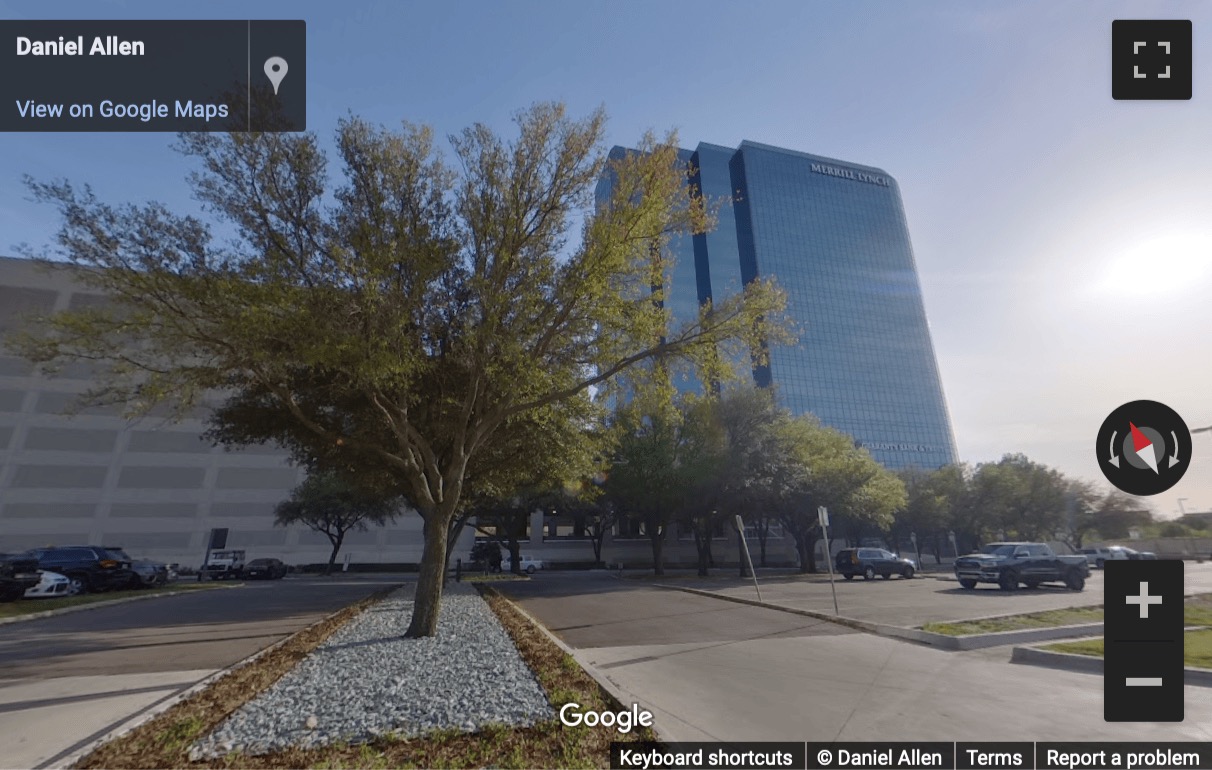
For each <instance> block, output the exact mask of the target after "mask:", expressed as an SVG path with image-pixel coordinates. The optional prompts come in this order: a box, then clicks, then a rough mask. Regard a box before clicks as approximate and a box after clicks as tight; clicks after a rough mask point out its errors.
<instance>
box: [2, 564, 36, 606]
mask: <svg viewBox="0 0 1212 770" xmlns="http://www.w3.org/2000/svg"><path fill="white" fill-rule="evenodd" d="M41 579H42V577H41V576H40V575H39V574H38V562H37V560H35V559H31V558H30V557H28V556H26V555H24V554H15V553H0V602H15V601H17V600H18V599H20V598H21V597H23V596H25V590H26V589H27V588H33V587H34V586H36V585H38V582H39V581H40V580H41Z"/></svg>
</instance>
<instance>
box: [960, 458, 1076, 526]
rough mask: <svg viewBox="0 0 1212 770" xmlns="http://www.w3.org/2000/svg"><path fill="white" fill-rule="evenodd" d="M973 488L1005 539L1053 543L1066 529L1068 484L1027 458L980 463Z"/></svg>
mask: <svg viewBox="0 0 1212 770" xmlns="http://www.w3.org/2000/svg"><path fill="white" fill-rule="evenodd" d="M973 486H974V488H975V490H976V495H977V497H978V499H979V500H980V504H981V505H982V507H983V508H985V510H987V511H988V512H989V515H990V523H991V524H992V526H994V527H996V528H997V530H998V531H1000V532H1002V534H1003V535H1004V536H1005V537H1013V538H1017V539H1021V540H1050V539H1052V538H1053V537H1054V536H1055V534H1056V533H1057V532H1062V531H1063V530H1064V528H1065V510H1066V498H1067V495H1068V492H1069V481H1068V480H1067V479H1066V478H1065V477H1064V476H1063V475H1061V473H1060V472H1059V471H1057V470H1055V469H1053V468H1049V467H1047V466H1045V465H1042V464H1040V463H1036V462H1033V461H1032V460H1030V459H1028V458H1027V457H1026V456H1025V455H1021V454H1008V455H1006V456H1004V457H1003V458H1002V459H1001V460H999V461H997V462H996V463H983V464H981V465H980V466H978V467H977V469H976V473H975V476H974V478H973Z"/></svg>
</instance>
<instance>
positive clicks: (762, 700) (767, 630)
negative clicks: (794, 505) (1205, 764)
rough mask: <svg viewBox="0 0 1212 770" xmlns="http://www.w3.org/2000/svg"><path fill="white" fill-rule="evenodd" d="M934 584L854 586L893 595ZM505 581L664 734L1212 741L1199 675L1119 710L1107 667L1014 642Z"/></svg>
mask: <svg viewBox="0 0 1212 770" xmlns="http://www.w3.org/2000/svg"><path fill="white" fill-rule="evenodd" d="M933 582H934V581H931V583H933ZM925 583H926V581H913V580H908V581H902V582H899V583H898V581H891V582H889V583H885V582H884V581H877V582H875V583H867V584H866V585H865V586H860V585H852V586H851V587H852V588H853V589H855V591H859V590H862V591H864V592H865V593H869V594H870V595H871V596H872V597H877V596H878V597H885V600H888V599H891V598H893V597H895V596H896V595H898V593H899V592H896V591H893V590H890V589H897V588H900V587H906V588H911V589H912V588H913V587H914V586H915V585H916V586H918V587H919V588H920V587H921V586H922V585H923V584H925ZM824 588H825V592H826V594H827V593H828V586H824ZM499 590H501V591H502V593H505V594H506V595H508V596H510V597H511V598H513V599H514V600H515V601H518V602H519V603H520V604H521V605H522V607H523V608H524V609H526V610H527V611H528V612H529V613H531V614H532V615H533V616H535V617H536V618H538V619H539V620H540V621H541V622H542V623H543V624H544V625H546V626H547V628H549V629H550V630H551V631H552V632H554V633H555V634H557V635H558V636H560V637H561V638H562V639H563V640H564V641H565V642H566V643H567V644H568V645H570V646H571V647H573V648H574V650H575V652H574V657H576V659H577V660H578V661H580V662H581V663H582V664H583V665H587V666H591V667H592V670H593V671H594V672H595V674H597V675H599V676H603V677H605V678H606V680H607V682H608V683H609V684H610V686H611V688H612V689H613V690H614V691H617V692H620V693H623V694H624V695H625V701H624V705H629V704H630V703H632V702H635V703H639V704H640V705H641V706H642V707H644V708H647V709H649V710H651V711H652V712H653V713H654V715H655V717H656V723H657V728H658V731H659V732H660V734H661V735H662V737H664V738H666V739H668V740H679V741H694V740H723V741H761V740H767V741H769V740H810V741H834V740H875V739H879V740H887V741H893V740H940V741H997V740H1005V741H1009V740H1041V741H1042V740H1054V741H1062V740H1170V741H1184V740H1185V741H1190V740H1199V741H1206V740H1212V689H1209V688H1203V687H1190V688H1187V690H1186V708H1187V715H1188V717H1187V721H1186V722H1184V723H1181V724H1148V723H1141V724H1125V723H1115V724H1108V723H1106V722H1104V721H1103V718H1102V717H1103V705H1102V704H1103V687H1102V679H1101V678H1099V677H1094V676H1090V675H1088V674H1081V673H1075V672H1069V671H1057V670H1052V669H1042V668H1036V667H1034V666H1022V665H1013V664H1011V663H1009V662H1007V661H1006V659H1005V658H1006V656H1007V655H1008V651H1007V650H1006V649H1005V648H999V650H998V651H996V652H988V651H981V652H980V653H977V654H972V653H955V652H946V651H942V650H936V649H931V648H928V647H924V646H921V645H916V644H906V643H904V642H901V641H897V640H893V639H887V638H884V637H880V636H873V635H870V634H864V633H859V632H856V631H853V630H851V629H847V628H845V627H843V626H839V625H837V624H834V623H831V622H825V621H819V620H813V619H811V618H805V617H801V616H798V615H792V614H789V613H786V612H781V611H778V610H772V609H765V608H761V607H753V606H746V605H739V604H735V603H732V602H726V601H720V600H718V599H715V598H712V597H705V596H699V595H694V594H686V593H682V592H680V591H670V590H668V589H659V588H655V587H651V586H645V585H636V584H632V585H628V584H627V581H615V580H610V581H607V580H605V579H603V580H593V579H591V578H583V579H579V580H567V579H565V580H560V579H556V577H555V576H542V577H540V578H538V579H536V580H533V581H529V582H527V583H510V584H505V585H502V586H500V587H499ZM749 590H750V592H752V586H750V589H749ZM1022 593H1023V594H1025V595H1027V594H1028V592H1022ZM902 595H904V594H902ZM990 595H991V596H994V597H995V596H997V594H990ZM1070 595H1071V596H1072V594H1070ZM763 596H764V597H765V589H763ZM950 598H954V597H950ZM1092 598H1093V597H1092ZM1097 598H1100V599H1101V591H1099V592H1098V597H1097ZM856 606H857V605H856ZM830 610H832V606H831V605H830ZM986 614H991V613H986Z"/></svg>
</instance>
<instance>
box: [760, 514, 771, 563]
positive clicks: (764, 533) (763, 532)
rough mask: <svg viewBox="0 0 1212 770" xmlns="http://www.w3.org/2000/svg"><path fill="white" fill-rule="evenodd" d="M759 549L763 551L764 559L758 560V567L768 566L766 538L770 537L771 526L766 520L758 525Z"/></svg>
mask: <svg viewBox="0 0 1212 770" xmlns="http://www.w3.org/2000/svg"><path fill="white" fill-rule="evenodd" d="M757 533H758V547H759V548H760V549H761V551H762V557H761V559H759V560H758V565H759V566H762V567H765V566H766V538H768V537H770V524H769V523H768V522H767V521H766V520H764V519H763V520H762V521H761V522H759V524H758V531H757Z"/></svg>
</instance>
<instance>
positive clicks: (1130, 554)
mask: <svg viewBox="0 0 1212 770" xmlns="http://www.w3.org/2000/svg"><path fill="white" fill-rule="evenodd" d="M1111 550H1113V551H1116V552H1118V553H1122V554H1123V558H1125V559H1128V560H1129V561H1156V560H1157V554H1155V553H1153V552H1152V551H1138V550H1136V549H1135V548H1128V547H1127V546H1122V545H1113V546H1111Z"/></svg>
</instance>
